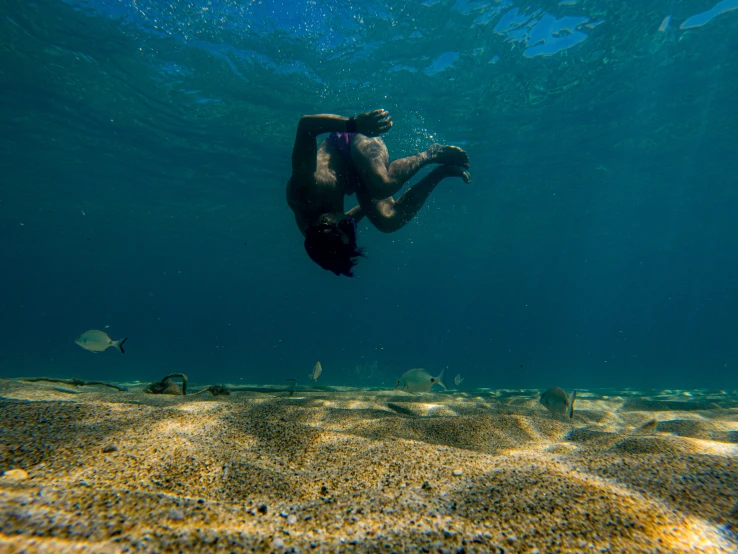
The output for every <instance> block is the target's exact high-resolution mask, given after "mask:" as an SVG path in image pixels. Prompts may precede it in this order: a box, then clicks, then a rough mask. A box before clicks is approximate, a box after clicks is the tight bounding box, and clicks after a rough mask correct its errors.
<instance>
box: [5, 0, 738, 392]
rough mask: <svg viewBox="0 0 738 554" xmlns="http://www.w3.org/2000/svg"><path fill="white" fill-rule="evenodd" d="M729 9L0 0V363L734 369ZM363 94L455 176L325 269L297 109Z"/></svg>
mask: <svg viewBox="0 0 738 554" xmlns="http://www.w3.org/2000/svg"><path fill="white" fill-rule="evenodd" d="M737 7H738V5H737V4H736V3H735V2H734V1H732V0H723V1H722V2H719V3H717V4H716V3H715V2H714V0H709V1H702V0H700V1H697V0H691V1H686V2H650V3H648V8H647V9H642V8H640V7H637V6H636V5H635V4H632V3H612V2H606V1H604V0H599V1H598V2H583V1H580V2H576V1H571V2H551V1H540V2H538V3H534V4H530V5H529V4H521V3H518V2H516V1H515V0H512V1H510V0H504V1H502V2H492V1H489V2H486V1H479V2H468V1H466V0H458V1H453V0H452V1H445V0H438V1H434V0H428V1H426V2H411V3H406V2H399V1H398V2H372V1H366V0H364V1H356V2H349V1H338V2H330V3H329V2H317V3H316V2H306V1H302V0H300V1H293V2H278V1H274V0H263V1H261V2H254V3H252V2H202V1H199V2H191V3H183V2H180V3H171V4H170V3H161V2H150V1H146V0H137V1H133V0H121V1H119V0H114V1H113V0H90V1H82V0H79V1H77V0H69V1H66V2H59V1H52V0H49V1H41V2H21V1H16V2H3V9H2V12H0V130H1V132H0V145H1V148H0V152H2V153H1V154H0V175H2V178H1V180H0V183H1V185H0V233H2V235H1V236H2V242H1V243H0V244H1V245H2V246H1V250H0V254H1V256H2V273H0V285H1V286H0V306H1V308H0V309H1V310H2V311H1V312H0V375H2V376H32V375H33V376H49V377H80V378H87V379H92V378H95V379H118V380H122V379H140V380H156V379H160V378H161V377H162V376H163V375H165V374H166V373H169V372H171V371H178V372H180V371H181V372H185V373H187V374H188V375H189V377H190V380H191V381H194V382H198V381H200V382H208V383H213V382H235V383H240V382H244V383H277V384H282V383H284V379H286V378H291V377H295V378H298V379H299V380H300V381H305V382H306V381H307V374H308V372H309V371H310V369H311V368H312V366H313V364H314V363H315V361H316V360H320V361H321V363H322V365H323V367H324V373H323V376H322V377H321V380H323V381H324V382H325V383H326V384H334V385H342V384H344V385H365V386H383V385H384V386H391V385H392V384H393V383H394V379H395V378H396V377H397V376H398V375H399V374H401V373H402V372H404V371H406V370H407V369H409V368H411V367H425V368H427V369H428V370H429V371H431V372H432V373H434V374H435V373H437V372H438V371H440V369H442V368H444V367H446V366H448V368H449V369H448V372H449V373H450V374H451V377H452V376H453V375H455V374H456V373H461V374H462V375H464V376H465V378H466V379H465V382H464V386H468V387H485V386H487V387H523V386H525V387H548V386H551V385H558V386H562V387H565V388H567V389H570V388H575V387H602V386H618V387H628V386H630V387H707V388H717V389H723V388H729V387H736V386H738V371H737V368H738V340H736V337H738V318H737V317H736V314H738V292H737V289H736V283H737V282H738V256H737V255H736V252H737V250H738V220H737V219H736V214H737V213H738V187H737V186H736V185H738V182H737V180H738V178H737V177H736V176H737V175H738V156H736V154H735V150H736V146H738V133H737V132H736V128H737V127H738V110H736V109H735V91H736V90H737V87H738V57H736V55H735V53H736V51H737V48H738V11H736V8H737ZM376 108H384V109H387V110H389V111H390V112H391V114H392V117H393V120H394V123H395V126H394V128H393V129H392V130H391V131H390V132H389V133H388V134H387V135H386V136H385V140H386V143H387V145H388V148H389V149H390V154H391V156H392V157H393V158H397V157H402V156H406V155H409V154H412V153H415V152H417V151H420V150H422V149H425V148H427V147H428V146H429V145H430V144H432V143H433V142H441V143H451V144H458V145H459V146H461V147H463V148H464V149H466V150H467V151H468V152H469V155H470V157H471V172H472V176H473V182H472V184H470V185H465V184H463V183H461V182H460V181H459V180H448V181H445V182H444V183H443V184H442V185H441V186H440V187H439V188H438V189H436V191H435V192H434V193H433V195H432V197H431V199H430V201H429V202H428V203H427V204H426V205H425V206H424V208H423V209H422V210H421V212H420V214H419V215H418V216H417V218H416V219H415V220H414V221H413V222H412V223H411V224H409V225H407V226H406V227H405V228H403V229H401V230H400V231H398V232H397V233H394V234H381V233H379V232H378V231H376V230H375V229H373V228H372V227H371V225H370V224H369V223H368V222H366V221H364V222H362V223H361V224H360V229H359V244H360V246H363V247H365V248H366V250H367V254H368V256H367V258H366V259H363V260H362V261H361V262H360V264H359V266H357V269H356V274H357V276H356V278H354V279H348V278H345V277H336V276H334V275H333V274H331V273H329V272H326V271H323V270H322V269H321V268H320V267H318V266H317V265H315V264H314V263H313V262H311V260H310V259H309V258H308V257H307V256H306V255H305V252H304V250H303V246H302V237H301V235H300V233H299V231H298V230H297V228H296V226H295V223H294V219H293V216H292V212H291V211H290V209H289V208H288V206H287V205H286V202H285V183H286V181H287V179H288V177H289V174H290V165H289V156H290V152H291V147H292V140H293V138H294V132H295V127H296V124H297V121H298V119H299V117H300V116H302V115H304V114H309V113H338V114H341V115H345V116H351V115H354V114H356V113H359V112H363V111H368V110H372V109H376ZM353 201H354V199H353V198H349V199H348V202H347V206H346V207H347V208H349V207H351V206H352V205H353V204H352V202H353ZM108 326H109V327H108ZM87 329H103V330H106V331H107V332H108V333H109V334H110V335H111V337H112V338H114V339H118V338H122V337H128V342H127V343H126V354H125V355H120V354H119V353H118V352H117V351H115V350H114V349H110V350H108V351H106V352H104V353H100V354H93V353H90V352H87V351H85V350H83V349H82V348H80V347H78V346H77V345H75V344H74V338H75V337H76V336H77V335H79V334H80V333H81V332H83V331H85V330H87ZM372 368H374V369H372ZM449 381H450V378H449Z"/></svg>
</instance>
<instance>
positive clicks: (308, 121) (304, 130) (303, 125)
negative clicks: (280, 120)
mask: <svg viewBox="0 0 738 554" xmlns="http://www.w3.org/2000/svg"><path fill="white" fill-rule="evenodd" d="M297 132H298V134H307V135H310V134H313V133H315V125H314V121H313V116H311V115H303V116H302V117H301V118H300V121H299V122H298V123H297Z"/></svg>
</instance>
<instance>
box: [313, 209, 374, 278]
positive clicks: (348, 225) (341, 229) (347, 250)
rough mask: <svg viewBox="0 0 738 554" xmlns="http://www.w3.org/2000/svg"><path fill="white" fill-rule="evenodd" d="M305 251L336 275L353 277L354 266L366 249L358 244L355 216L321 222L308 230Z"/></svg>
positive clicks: (317, 262)
mask: <svg viewBox="0 0 738 554" xmlns="http://www.w3.org/2000/svg"><path fill="white" fill-rule="evenodd" d="M305 251H306V252H307V254H308V256H310V259H311V260H313V261H314V262H315V263H316V264H318V265H319V266H320V267H322V268H323V269H327V270H328V271H332V272H333V273H335V274H336V275H346V276H347V277H353V276H354V272H353V267H354V266H355V265H356V264H357V263H358V261H359V260H358V258H359V257H362V256H364V249H363V248H359V247H358V246H356V222H355V220H354V219H353V218H346V219H342V220H341V221H339V222H338V223H326V222H321V223H319V224H318V225H314V226H313V227H310V228H309V229H308V230H307V233H306V234H305Z"/></svg>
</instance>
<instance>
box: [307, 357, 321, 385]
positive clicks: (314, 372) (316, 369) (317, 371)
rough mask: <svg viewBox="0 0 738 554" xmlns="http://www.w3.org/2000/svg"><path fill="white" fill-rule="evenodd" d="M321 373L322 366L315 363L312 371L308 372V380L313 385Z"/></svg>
mask: <svg viewBox="0 0 738 554" xmlns="http://www.w3.org/2000/svg"><path fill="white" fill-rule="evenodd" d="M321 373H323V366H322V365H320V362H316V363H315V365H314V366H313V370H312V371H311V372H310V380H311V381H312V382H313V383H314V382H315V381H317V380H318V377H320V374H321Z"/></svg>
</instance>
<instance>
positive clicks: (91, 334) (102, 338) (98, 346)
mask: <svg viewBox="0 0 738 554" xmlns="http://www.w3.org/2000/svg"><path fill="white" fill-rule="evenodd" d="M127 340H128V337H126V338H124V339H120V340H112V339H111V338H110V337H109V336H108V334H107V333H105V332H103V331H96V330H94V329H93V330H90V331H85V332H84V333H82V334H81V335H80V336H78V337H77V338H76V339H74V343H75V344H78V345H80V346H81V347H82V348H84V349H85V350H89V351H90V352H96V353H97V352H103V351H105V350H107V349H108V348H110V347H111V346H113V347H115V348H117V349H118V350H120V353H121V354H124V353H125V352H124V351H123V343H124V342H126V341H127Z"/></svg>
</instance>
